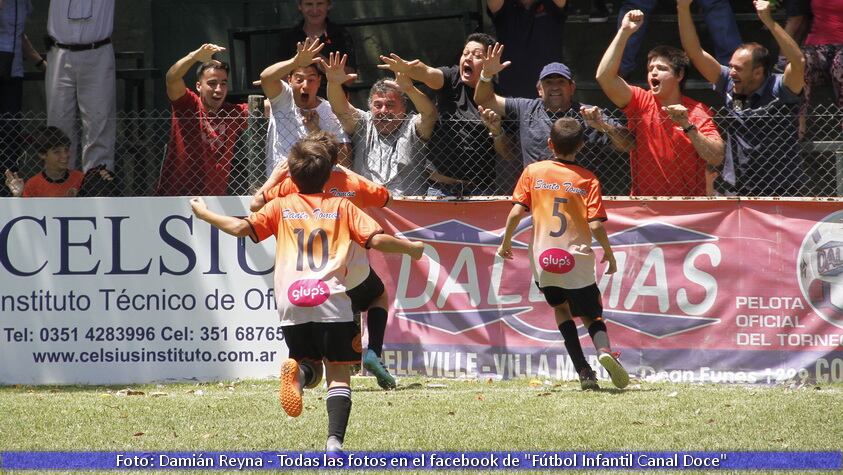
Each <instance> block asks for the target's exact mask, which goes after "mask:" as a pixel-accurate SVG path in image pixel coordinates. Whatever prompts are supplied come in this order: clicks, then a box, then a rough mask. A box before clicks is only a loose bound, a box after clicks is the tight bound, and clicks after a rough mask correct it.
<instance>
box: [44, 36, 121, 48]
mask: <svg viewBox="0 0 843 475" xmlns="http://www.w3.org/2000/svg"><path fill="white" fill-rule="evenodd" d="M109 43H111V38H106V39H104V40H99V41H97V42H94V43H85V44H81V45H66V44H64V43H58V42H56V43H53V44H54V45H55V46H58V47H59V48H62V49H69V50H70V51H87V50H89V49H97V48H99V47H100V46H105V45H107V44H109Z"/></svg>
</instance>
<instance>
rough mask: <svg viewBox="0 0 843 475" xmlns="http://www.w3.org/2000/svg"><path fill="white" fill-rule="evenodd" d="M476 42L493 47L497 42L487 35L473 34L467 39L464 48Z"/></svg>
mask: <svg viewBox="0 0 843 475" xmlns="http://www.w3.org/2000/svg"><path fill="white" fill-rule="evenodd" d="M472 41H476V42H478V43H480V44H481V45H483V46H493V45H494V44H495V43H496V41H495V38H494V37H493V36H491V35H487V34H486V33H472V34H470V35H468V36H467V37H466V38H465V42H463V44H462V45H463V47H465V45H467V44H468V43H470V42H472Z"/></svg>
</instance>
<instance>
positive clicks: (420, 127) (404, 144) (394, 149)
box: [323, 53, 438, 196]
mask: <svg viewBox="0 0 843 475" xmlns="http://www.w3.org/2000/svg"><path fill="white" fill-rule="evenodd" d="M346 60H347V56H345V55H343V56H342V57H340V54H339V53H331V54H330V57H329V59H328V61H323V67H324V69H325V75H326V76H327V78H328V101H329V102H330V103H331V109H333V111H334V114H336V116H337V118H338V119H339V120H340V124H342V128H343V130H344V131H345V132H346V133H347V134H349V135H351V136H352V143H353V147H354V164H353V170H354V171H355V172H357V173H358V174H360V175H362V176H363V177H364V178H366V179H368V180H371V181H373V182H375V183H377V184H380V185H383V186H385V187H386V188H387V189H388V190H389V192H390V193H391V194H392V195H393V196H412V195H423V194H424V193H425V191H426V190H427V179H428V176H431V177H432V178H433V179H434V180H435V179H437V178H438V175H437V174H435V173H434V172H433V169H432V167H431V166H430V165H429V164H428V162H427V159H426V158H425V155H424V153H423V151H422V147H423V146H424V144H425V142H427V141H428V140H429V139H430V136H431V135H432V134H433V126H434V125H435V124H436V119H437V114H436V107H435V106H434V105H433V102H432V101H431V100H430V99H429V98H428V97H427V96H425V95H424V94H423V93H422V92H421V91H419V90H418V89H417V88H416V87H415V86H414V85H413V80H412V79H411V78H410V77H409V76H407V75H406V74H403V73H396V74H395V80H388V79H380V80H378V81H377V82H375V84H374V85H372V89H371V90H370V91H369V111H368V112H365V111H362V110H360V109H357V108H355V107H353V106H352V105H351V104H350V103H349V102H348V98H347V97H346V95H345V93H344V92H343V90H342V85H343V83H345V82H346V81H349V80H353V79H355V78H356V76H357V75H355V74H348V73H347V72H346V71H345V62H346ZM407 97H409V98H410V100H411V101H412V102H413V105H414V106H415V108H416V110H417V111H418V113H417V114H408V113H407V103H406V100H407V99H406V98H407Z"/></svg>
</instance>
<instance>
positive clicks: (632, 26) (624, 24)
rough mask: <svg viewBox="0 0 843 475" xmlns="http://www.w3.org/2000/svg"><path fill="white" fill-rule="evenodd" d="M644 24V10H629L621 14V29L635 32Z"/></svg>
mask: <svg viewBox="0 0 843 475" xmlns="http://www.w3.org/2000/svg"><path fill="white" fill-rule="evenodd" d="M643 24H644V12H642V11H641V10H630V11H628V12H626V15H624V16H623V21H621V30H624V31H626V32H629V33H635V32H636V31H638V29H639V28H641V25H643Z"/></svg>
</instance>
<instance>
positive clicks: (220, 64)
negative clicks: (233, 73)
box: [196, 59, 230, 81]
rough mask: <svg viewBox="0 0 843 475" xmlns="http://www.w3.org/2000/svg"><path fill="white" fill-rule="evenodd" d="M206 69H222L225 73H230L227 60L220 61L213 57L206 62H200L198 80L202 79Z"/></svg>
mask: <svg viewBox="0 0 843 475" xmlns="http://www.w3.org/2000/svg"><path fill="white" fill-rule="evenodd" d="M206 69H221V70H223V71H225V74H230V71H229V67H228V63H226V62H225V61H219V60H216V59H212V60H210V61H206V62H204V63H202V64H200V65H199V66H198V67H197V68H196V80H197V81H201V80H202V74H204V73H205V70H206Z"/></svg>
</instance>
